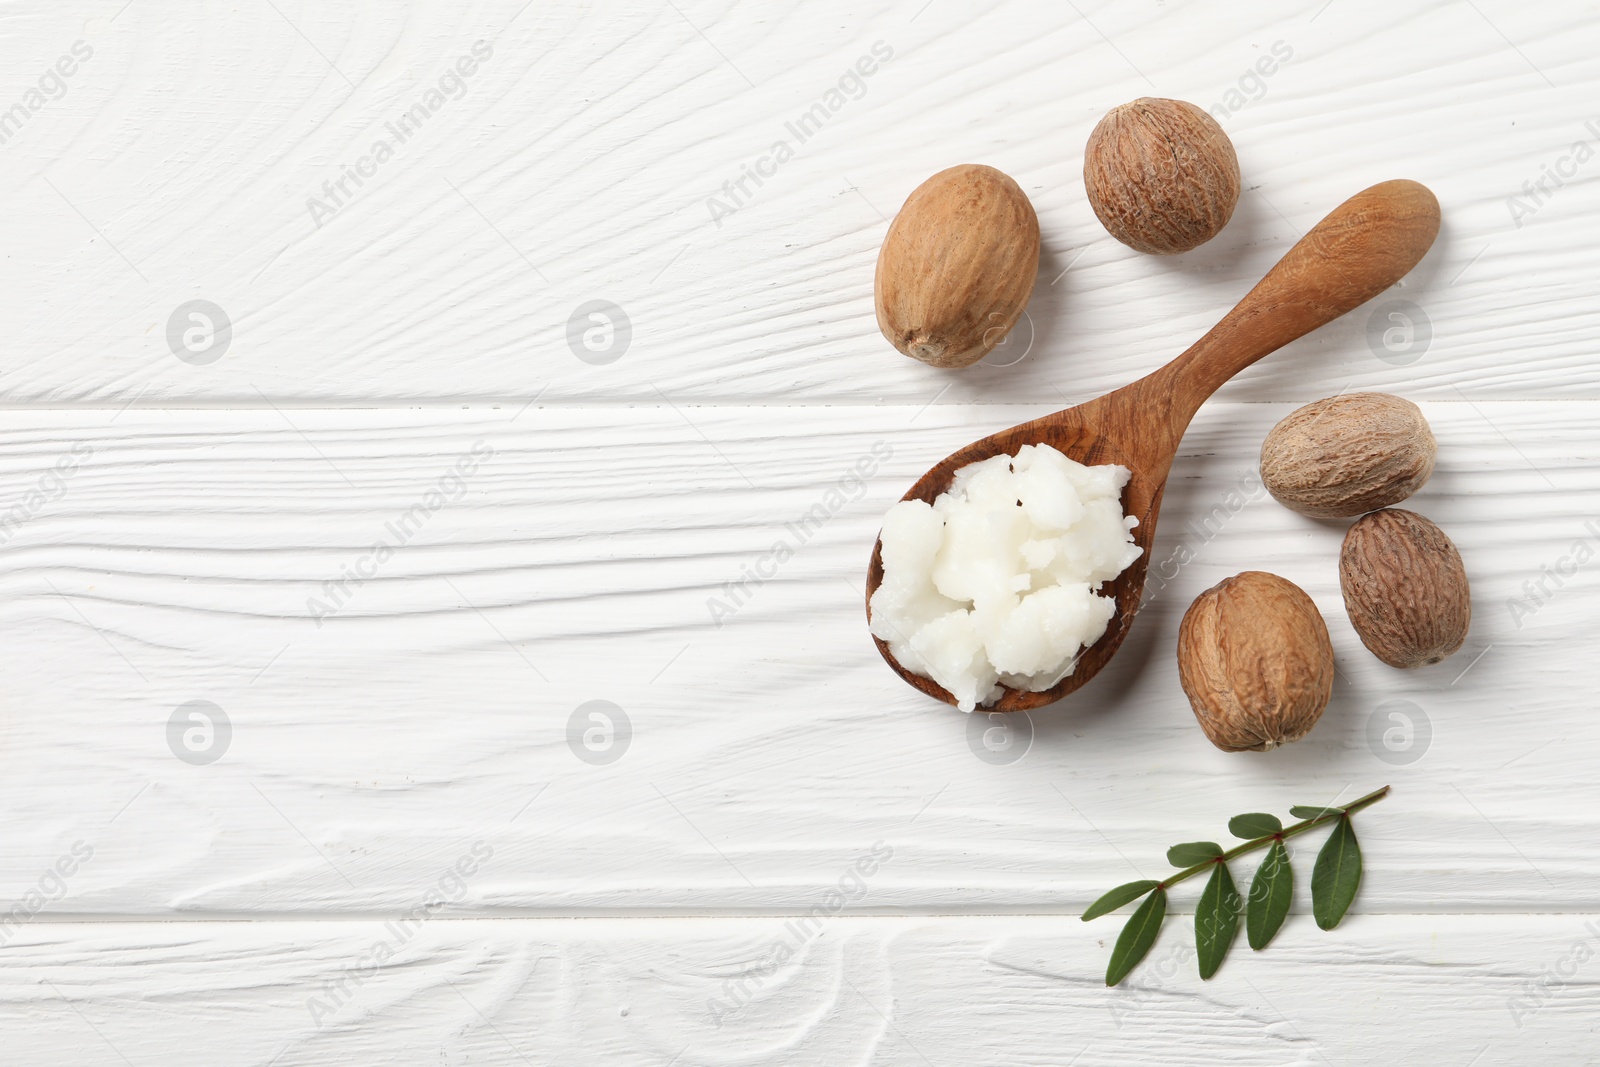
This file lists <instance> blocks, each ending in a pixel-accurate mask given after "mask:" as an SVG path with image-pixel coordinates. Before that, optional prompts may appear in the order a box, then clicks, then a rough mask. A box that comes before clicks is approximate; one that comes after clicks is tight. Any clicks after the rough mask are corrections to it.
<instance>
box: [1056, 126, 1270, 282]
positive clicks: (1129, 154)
mask: <svg viewBox="0 0 1600 1067" xmlns="http://www.w3.org/2000/svg"><path fill="white" fill-rule="evenodd" d="M1083 184H1084V188H1085V189H1086V190H1087V192H1088V194H1089V205H1090V206H1091V207H1093V208H1094V213H1095V214H1096V215H1098V216H1099V218H1100V222H1101V224H1103V225H1104V226H1105V228H1106V229H1107V230H1108V231H1110V233H1111V236H1113V237H1115V238H1116V239H1117V240H1119V241H1121V242H1122V243H1123V244H1125V245H1127V246H1129V247H1130V248H1135V249H1138V250H1139V251H1140V252H1149V253H1151V254H1153V255H1158V256H1170V255H1176V254H1177V253H1179V252H1187V251H1189V250H1190V249H1191V248H1196V247H1198V246H1200V245H1202V244H1205V243H1206V242H1207V241H1209V240H1211V238H1213V237H1215V236H1216V235H1217V234H1218V233H1220V232H1221V230H1222V228H1223V227H1224V226H1226V225H1227V224H1228V220H1229V219H1230V218H1232V217H1233V209H1234V206H1235V205H1237V204H1238V203H1239V157H1238V156H1237V155H1235V154H1234V151H1233V142H1232V141H1230V140H1228V135H1227V134H1226V133H1224V132H1223V131H1222V127H1221V126H1219V125H1217V120H1216V119H1214V118H1212V117H1211V116H1210V115H1208V114H1206V113H1205V112H1204V111H1202V110H1200V109H1199V108H1198V107H1196V106H1195V105H1193V104H1191V103H1188V102H1187V101H1184V100H1165V99H1161V98H1158V97H1150V96H1146V97H1141V98H1140V99H1138V100H1135V101H1133V102H1132V103H1131V104H1123V105H1122V106H1120V107H1115V108H1112V109H1111V110H1110V111H1108V112H1107V113H1106V115H1105V117H1104V118H1102V119H1101V120H1100V122H1099V124H1098V125H1097V126H1095V128H1094V132H1093V133H1091V134H1090V135H1089V143H1088V145H1087V146H1086V147H1085V149H1084V153H1083Z"/></svg>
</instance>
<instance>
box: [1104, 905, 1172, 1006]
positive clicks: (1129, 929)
mask: <svg viewBox="0 0 1600 1067" xmlns="http://www.w3.org/2000/svg"><path fill="white" fill-rule="evenodd" d="M1166 915H1167V891H1166V890H1165V889H1157V890H1156V891H1155V892H1154V893H1151V894H1150V896H1149V897H1148V898H1147V899H1146V900H1145V902H1144V903H1143V904H1140V905H1139V907H1138V908H1137V909H1136V910H1135V911H1134V913H1133V914H1132V915H1130V916H1129V917H1128V925H1127V926H1124V927H1123V928H1122V933H1121V934H1120V935H1118V937H1117V947H1116V948H1114V949H1112V950H1111V962H1110V963H1109V964H1108V965H1107V966H1106V985H1116V984H1117V983H1118V982H1120V981H1122V980H1123V979H1124V978H1126V977H1127V976H1128V972H1129V971H1131V970H1133V968H1134V967H1135V966H1136V965H1137V964H1138V963H1139V961H1140V960H1142V959H1144V954H1145V953H1146V952H1149V951H1150V946H1151V945H1153V944H1155V943H1156V934H1158V933H1159V932H1160V931H1161V920H1162V919H1164V918H1166Z"/></svg>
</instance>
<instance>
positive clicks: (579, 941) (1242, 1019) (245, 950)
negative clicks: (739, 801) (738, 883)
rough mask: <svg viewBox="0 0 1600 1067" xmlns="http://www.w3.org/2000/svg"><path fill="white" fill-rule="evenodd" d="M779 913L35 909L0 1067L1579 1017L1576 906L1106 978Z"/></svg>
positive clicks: (1054, 946) (1374, 1033) (1167, 938)
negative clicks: (247, 919) (125, 918)
mask: <svg viewBox="0 0 1600 1067" xmlns="http://www.w3.org/2000/svg"><path fill="white" fill-rule="evenodd" d="M791 921H792V920H785V919H780V918H770V919H746V920H730V919H677V920H648V919H637V920H531V921H520V922H519V921H504V920H501V921H496V920H483V921H477V922H447V921H435V922H431V923H426V924H422V925H421V926H418V927H415V928H409V929H407V928H400V927H391V926H386V925H385V924H383V923H379V922H370V923H363V922H325V923H180V924H175V925H169V924H151V923H137V924H122V923H95V924H86V925H70V924H65V925H63V924H49V925H44V926H37V927H30V928H28V929H27V930H26V931H25V933H24V934H23V935H22V936H21V937H19V938H18V939H17V940H16V941H14V942H12V943H11V944H10V945H8V946H7V947H6V949H5V952H6V957H7V960H8V963H9V966H8V967H7V968H6V969H5V971H4V975H5V980H4V981H0V1010H3V1011H4V1012H5V1014H6V1017H7V1018H8V1019H10V1020H13V1021H15V1020H18V1019H24V1020H26V1025H25V1026H18V1025H12V1026H8V1028H7V1035H6V1042H5V1047H4V1048H0V1063H3V1064H6V1065H8V1067H10V1065H13V1064H15V1065H23V1064H30V1065H31V1064H37V1063H49V1062H63V1063H120V1062H123V1060H126V1061H127V1062H128V1063H132V1064H135V1065H141V1067H142V1065H144V1064H154V1063H161V1064H171V1065H173V1067H187V1065H190V1064H195V1065H201V1064H204V1065H210V1064H215V1063H218V1062H227V1063H267V1062H272V1063H274V1064H278V1065H283V1067H302V1065H309V1064H348V1063H392V1064H401V1065H409V1064H419V1065H420V1064H437V1063H474V1064H477V1063H484V1064H496V1065H507V1067H509V1065H512V1064H525V1063H570V1064H576V1065H589V1064H594V1065H604V1067H616V1065H623V1067H631V1065H635V1064H637V1065H639V1067H660V1065H661V1064H665V1063H673V1064H676V1065H688V1067H733V1065H742V1064H772V1065H779V1064H782V1065H785V1067H806V1065H816V1067H836V1065H839V1064H861V1065H866V1064H874V1065H877V1064H883V1065H890V1064H893V1065H904V1067H912V1065H916V1067H926V1065H927V1064H930V1063H931V1064H946V1063H1006V1064H1019V1065H1039V1067H1055V1065H1059V1064H1065V1063H1076V1064H1078V1065H1080V1067H1084V1065H1087V1067H1118V1065H1121V1064H1126V1063H1129V1062H1135V1063H1172V1064H1181V1065H1189V1064H1193V1065H1202V1064H1213V1063H1217V1062H1219V1061H1223V1062H1228V1063H1239V1064H1247V1065H1261V1067H1269V1065H1271V1067H1278V1065H1287V1064H1306V1065H1310V1064H1326V1063H1335V1064H1344V1063H1384V1062H1399V1063H1442V1064H1465V1063H1477V1064H1491V1065H1497V1067H1498V1065H1505V1064H1516V1063H1526V1062H1528V1059H1529V1056H1530V1055H1531V1054H1533V1053H1534V1052H1535V1051H1536V1052H1537V1055H1538V1057H1539V1058H1540V1059H1541V1060H1542V1061H1544V1062H1552V1063H1582V1062H1585V1057H1587V1056H1589V1055H1590V1054H1591V1053H1592V1051H1593V1041H1594V1035H1593V1026H1594V1018H1595V1013H1596V1010H1597V1009H1600V996H1597V994H1596V992H1595V982H1594V969H1595V968H1596V967H1597V966H1600V964H1597V963H1596V960H1595V949H1596V948H1597V947H1600V932H1597V931H1600V917H1597V916H1594V915H1586V916H1584V915H1540V916H1498V917H1486V916H1432V915H1397V916H1383V917H1378V916H1369V917H1361V918H1352V919H1347V920H1346V921H1345V923H1344V924H1343V925H1341V926H1340V927H1339V928H1338V929H1337V930H1334V931H1331V932H1328V933H1324V932H1322V931H1320V930H1318V929H1316V927H1315V926H1314V925H1313V924H1312V922H1311V919H1310V917H1309V916H1300V917H1296V918H1292V919H1290V921H1289V923H1288V925H1287V926H1286V927H1285V928H1284V930H1283V932H1282V933H1281V934H1280V935H1279V937H1278V939H1277V940H1276V941H1275V942H1274V943H1273V944H1272V946H1271V947H1270V948H1268V949H1267V950H1266V951H1264V952H1261V953H1253V952H1251V951H1249V950H1248V949H1247V948H1245V947H1244V946H1242V945H1241V946H1239V947H1237V948H1236V949H1235V950H1234V952H1233V954H1232V956H1231V957H1230V958H1229V959H1228V961H1227V962H1226V963H1224V964H1223V966H1222V969H1221V970H1220V971H1219V972H1218V973H1217V975H1216V977H1215V978H1213V979H1211V980H1210V981H1208V982H1205V983H1202V982H1201V981H1200V979H1199V978H1198V976H1197V975H1196V974H1195V955H1194V939H1193V929H1192V927H1193V924H1192V923H1190V922H1186V921H1184V918H1183V917H1179V916H1169V917H1168V919H1167V923H1168V925H1167V928H1166V929H1165V931H1164V932H1163V934H1162V937H1161V940H1160V941H1159V942H1158V943H1157V944H1156V947H1155V949H1154V951H1153V952H1152V953H1151V955H1150V957H1149V958H1148V959H1147V961H1146V962H1145V964H1144V966H1143V967H1142V968H1141V969H1140V970H1138V971H1135V972H1134V974H1133V975H1131V976H1130V977H1129V978H1128V979H1127V981H1126V982H1125V983H1124V985H1122V986H1121V987H1119V988H1117V989H1114V990H1108V989H1106V987H1105V985H1104V982H1103V979H1102V972H1103V970H1104V966H1105V957H1106V954H1107V952H1108V951H1109V948H1108V945H1107V943H1108V939H1109V937H1110V936H1111V935H1112V934H1113V933H1114V924H1115V920H1114V919H1102V920H1100V921H1099V923H1092V924H1084V923H1080V922H1078V921H1077V920H1076V919H1070V918H1041V917H1013V918H991V919H972V918H938V919H892V918H851V917H848V916H844V917H838V918H833V919H830V920H828V922H827V923H826V924H825V925H822V926H820V928H819V929H818V930H817V931H816V933H815V934H814V936H811V937H809V938H801V937H798V936H796V935H795V934H793V933H792V932H790V930H789V929H788V927H787V924H788V923H789V922H791ZM1107 924H1112V927H1113V928H1112V929H1107V928H1105V927H1106V925H1107ZM783 946H787V947H788V948H789V949H790V950H791V951H792V955H790V956H788V957H787V958H784V961H783V962H782V963H775V962H774V961H776V960H778V959H780V958H783V956H784V951H783ZM380 954H382V955H384V956H385V958H381V959H380V958H379V957H380ZM719 1023H720V1025H719ZM119 1056H120V1057H122V1058H121V1059H119V1058H118V1057H119ZM274 1057H276V1058H274Z"/></svg>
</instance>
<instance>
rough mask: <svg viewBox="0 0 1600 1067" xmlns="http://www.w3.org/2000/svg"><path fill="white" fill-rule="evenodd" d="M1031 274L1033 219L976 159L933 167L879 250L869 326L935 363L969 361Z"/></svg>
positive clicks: (1011, 322)
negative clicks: (936, 169) (873, 312)
mask: <svg viewBox="0 0 1600 1067" xmlns="http://www.w3.org/2000/svg"><path fill="white" fill-rule="evenodd" d="M1038 273H1039V217H1038V216H1037V215H1036V214H1034V210H1033V204H1032V203H1030V202H1029V200H1028V196H1027V194H1026V193H1024V192H1023V191H1022V187H1021V186H1019V185H1018V184H1017V183H1016V182H1014V181H1012V180H1011V178H1009V177H1008V176H1006V175H1005V174H1002V173H1001V172H1000V171H998V170H995V169H994V168H993V167H986V166H983V165H981V164H976V163H967V164H963V165H961V166H959V167H951V168H950V169H949V170H942V171H940V172H939V173H938V174H935V175H934V176H933V177H931V178H929V179H928V180H927V181H925V182H923V183H922V184H921V185H919V186H917V188H916V189H914V190H913V191H912V193H911V195H910V196H909V197H907V198H906V202H905V206H904V207H902V208H901V209H900V214H898V215H896V216H895V218H894V222H892V223H890V225H889V232H888V234H887V235H886V236H885V237H884V239H883V247H882V248H881V249H879V251H878V273H877V278H876V280H875V282H874V297H875V303H876V306H877V312H878V328H879V329H880V330H882V331H883V336H884V337H886V338H888V339H889V343H890V344H892V345H894V346H895V348H897V349H899V350H900V351H901V352H903V353H905V354H906V355H908V356H910V357H911V358H912V359H918V360H921V361H922V362H924V363H927V364H930V365H931V366H935V367H946V368H956V367H970V366H971V365H972V364H974V363H976V362H978V361H979V360H980V359H982V358H983V357H984V356H986V355H988V354H989V353H990V352H991V351H993V350H994V348H995V346H997V345H999V344H1000V342H1002V341H1004V340H1005V339H1006V335H1007V334H1009V333H1010V332H1011V328H1012V327H1013V326H1015V325H1016V324H1017V320H1018V319H1020V318H1021V317H1022V313H1023V311H1024V310H1025V309H1026V308H1027V306H1028V298H1029V297H1030V296H1032V295H1033V283H1034V279H1035V278H1036V277H1037V275H1038Z"/></svg>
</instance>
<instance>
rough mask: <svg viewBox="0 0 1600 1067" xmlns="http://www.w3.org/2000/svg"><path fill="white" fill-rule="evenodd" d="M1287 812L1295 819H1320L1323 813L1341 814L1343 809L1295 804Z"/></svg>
mask: <svg viewBox="0 0 1600 1067" xmlns="http://www.w3.org/2000/svg"><path fill="white" fill-rule="evenodd" d="M1289 814H1290V815H1293V816H1294V817H1295V818H1297V819H1320V818H1322V817H1323V816H1324V815H1343V814H1344V809H1343V808H1324V807H1306V806H1305V805H1304V804H1296V805H1295V806H1294V807H1292V808H1290V809H1289Z"/></svg>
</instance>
